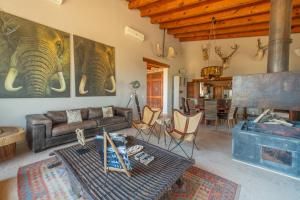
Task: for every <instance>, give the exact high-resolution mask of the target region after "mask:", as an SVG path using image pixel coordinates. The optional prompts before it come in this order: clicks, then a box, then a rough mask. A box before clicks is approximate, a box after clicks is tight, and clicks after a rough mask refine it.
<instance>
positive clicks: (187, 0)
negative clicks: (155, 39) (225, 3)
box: [140, 0, 221, 17]
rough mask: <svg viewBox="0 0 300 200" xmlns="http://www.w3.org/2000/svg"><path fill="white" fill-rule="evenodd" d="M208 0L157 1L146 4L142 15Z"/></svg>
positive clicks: (172, 9)
mask: <svg viewBox="0 0 300 200" xmlns="http://www.w3.org/2000/svg"><path fill="white" fill-rule="evenodd" d="M207 1H208V0H172V1H165V2H161V1H159V2H156V3H153V4H150V5H148V6H144V7H142V8H141V9H140V11H141V16H142V17H145V16H149V17H150V16H153V15H157V14H162V13H166V12H170V11H174V10H176V9H182V8H185V7H187V6H195V5H200V4H202V5H203V3H207ZM213 1H221V0H213Z"/></svg>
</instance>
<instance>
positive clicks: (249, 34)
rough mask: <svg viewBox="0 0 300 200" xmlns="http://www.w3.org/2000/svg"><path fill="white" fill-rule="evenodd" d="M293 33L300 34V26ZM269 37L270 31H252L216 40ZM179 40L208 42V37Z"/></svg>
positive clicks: (222, 36) (227, 35)
mask: <svg viewBox="0 0 300 200" xmlns="http://www.w3.org/2000/svg"><path fill="white" fill-rule="evenodd" d="M292 33H300V26H295V27H292ZM267 35H269V30H261V31H251V32H242V33H232V34H224V35H217V36H216V39H230V38H242V37H256V36H267ZM179 40H180V42H190V41H200V40H208V36H199V37H186V38H180V39H179Z"/></svg>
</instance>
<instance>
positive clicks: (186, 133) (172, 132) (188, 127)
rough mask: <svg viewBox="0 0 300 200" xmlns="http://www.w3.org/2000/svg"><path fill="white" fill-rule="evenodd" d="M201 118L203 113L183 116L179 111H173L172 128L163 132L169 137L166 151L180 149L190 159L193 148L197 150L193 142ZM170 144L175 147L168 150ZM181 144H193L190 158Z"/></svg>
mask: <svg viewBox="0 0 300 200" xmlns="http://www.w3.org/2000/svg"><path fill="white" fill-rule="evenodd" d="M202 117H203V112H199V113H196V114H194V115H185V114H184V113H182V112H180V111H179V110H174V111H173V116H172V127H169V128H167V130H166V131H165V133H166V134H167V135H169V136H170V137H171V141H170V144H169V147H168V150H170V151H173V150H174V149H175V148H177V147H180V148H181V150H182V151H183V152H184V154H185V155H186V156H187V157H188V158H192V157H193V153H194V148H195V146H196V149H197V150H199V148H198V147H197V145H196V142H195V140H196V136H197V132H198V127H199V124H200V122H201V120H202ZM172 142H174V143H175V146H174V147H173V148H172V149H170V147H171V144H172ZM183 142H192V143H193V147H192V154H191V156H189V155H188V154H187V153H186V151H185V150H184V149H183V147H182V146H181V144H182V143H183Z"/></svg>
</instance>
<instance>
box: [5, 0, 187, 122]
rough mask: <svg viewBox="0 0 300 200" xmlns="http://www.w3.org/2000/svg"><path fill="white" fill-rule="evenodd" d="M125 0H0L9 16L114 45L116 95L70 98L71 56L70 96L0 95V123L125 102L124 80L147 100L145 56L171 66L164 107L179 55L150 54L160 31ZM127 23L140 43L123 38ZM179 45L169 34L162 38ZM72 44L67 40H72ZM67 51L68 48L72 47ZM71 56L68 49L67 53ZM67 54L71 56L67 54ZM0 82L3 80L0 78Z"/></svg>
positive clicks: (73, 90) (72, 86)
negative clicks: (140, 35)
mask: <svg viewBox="0 0 300 200" xmlns="http://www.w3.org/2000/svg"><path fill="white" fill-rule="evenodd" d="M127 4H128V2H127V1H125V0H89V1H86V0H85V1H84V0H66V1H65V3H64V4H63V5H61V6H57V5H55V4H53V3H51V1H49V0H26V1H25V0H0V8H1V9H2V10H3V11H5V12H8V13H10V14H14V15H16V16H19V17H23V18H25V19H28V20H32V21H35V22H38V23H41V24H43V25H47V26H50V27H53V28H56V29H59V30H62V31H65V32H68V33H72V34H76V35H79V36H82V37H86V38H89V39H92V40H95V41H98V42H102V43H104V44H107V45H111V46H114V47H115V51H116V81H117V95H116V96H115V97H80V98H79V97H75V87H74V64H73V63H74V60H73V59H71V98H51V99H45V98H43V99H25V98H22V99H0V126H1V125H2V126H3V125H18V126H23V127H24V126H25V115H27V114H31V113H44V112H46V111H47V110H59V109H70V108H79V107H88V106H101V105H112V104H113V105H119V106H125V105H126V104H127V101H128V99H129V92H130V90H129V86H128V83H129V82H131V81H133V80H139V81H141V84H142V88H141V89H140V90H139V91H138V93H139V96H140V97H142V99H141V103H142V104H144V103H145V102H146V73H147V70H146V65H145V63H143V61H142V57H148V58H152V59H155V60H158V61H160V62H164V63H168V64H170V65H171V67H170V69H169V70H168V71H169V74H168V75H169V84H168V86H169V87H168V100H169V110H170V109H171V108H170V105H171V100H172V96H171V95H172V91H171V88H172V76H173V75H174V74H175V73H177V72H178V69H179V67H182V66H183V59H182V57H181V56H178V57H177V58H176V59H173V60H172V61H168V60H162V59H158V58H157V57H155V56H154V54H153V49H152V47H153V45H154V44H155V43H156V42H161V40H162V34H163V33H162V31H160V30H159V27H158V26H157V25H152V24H151V23H150V20H149V19H148V18H141V17H140V15H139V12H138V11H133V10H129V9H128V8H127ZM126 25H128V26H130V27H132V28H135V29H136V30H139V31H140V32H142V33H144V34H145V37H146V40H145V42H143V43H141V42H137V41H135V40H133V39H130V38H127V37H126V36H124V27H125V26H126ZM166 39H167V40H166V42H167V45H168V44H171V45H172V46H174V47H175V48H176V49H180V43H179V42H178V41H177V40H175V39H174V38H172V37H170V36H168V37H167V38H166ZM71 47H72V43H71ZM71 49H72V48H71ZM72 54H73V51H72ZM71 57H72V56H71ZM0 82H3V80H0Z"/></svg>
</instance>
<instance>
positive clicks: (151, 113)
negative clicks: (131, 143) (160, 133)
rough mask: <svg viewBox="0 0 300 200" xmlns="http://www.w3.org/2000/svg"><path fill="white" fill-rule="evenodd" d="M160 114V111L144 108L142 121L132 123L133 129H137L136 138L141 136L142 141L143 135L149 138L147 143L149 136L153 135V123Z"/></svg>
mask: <svg viewBox="0 0 300 200" xmlns="http://www.w3.org/2000/svg"><path fill="white" fill-rule="evenodd" d="M160 114H161V109H160V108H158V109H152V108H150V107H149V106H147V105H146V106H144V108H143V112H142V119H141V120H140V121H133V127H134V128H136V129H137V134H136V136H135V137H136V138H137V137H138V136H141V138H142V139H143V140H144V137H143V134H145V135H147V136H149V137H148V141H149V140H150V137H151V134H155V133H154V128H155V122H156V120H157V119H158V118H159V116H160Z"/></svg>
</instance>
